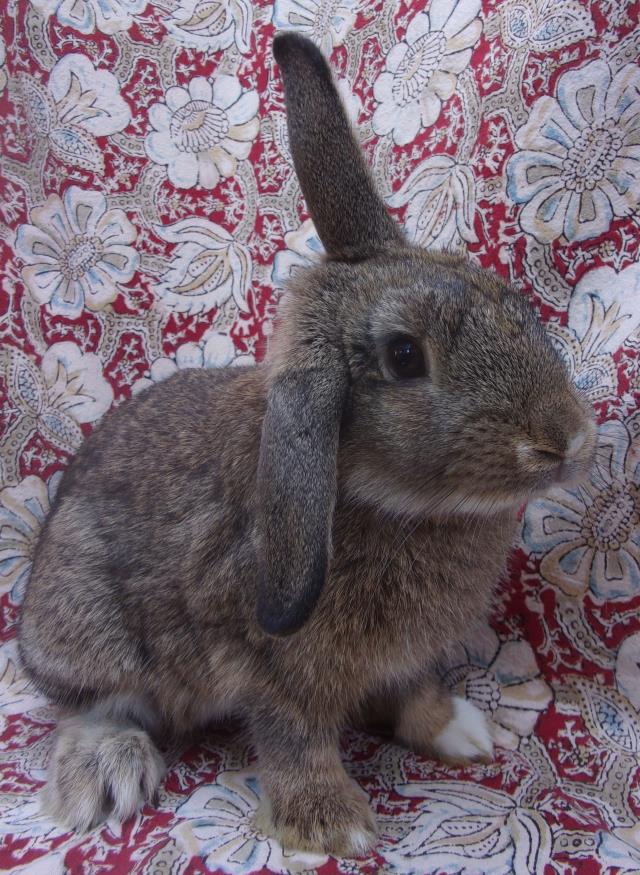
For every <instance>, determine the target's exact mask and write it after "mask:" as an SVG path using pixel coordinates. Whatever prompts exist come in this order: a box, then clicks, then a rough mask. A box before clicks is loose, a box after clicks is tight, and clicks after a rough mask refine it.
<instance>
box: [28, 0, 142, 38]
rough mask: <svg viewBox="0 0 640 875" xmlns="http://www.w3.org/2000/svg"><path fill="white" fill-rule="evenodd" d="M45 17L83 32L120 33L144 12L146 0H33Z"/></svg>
mask: <svg viewBox="0 0 640 875" xmlns="http://www.w3.org/2000/svg"><path fill="white" fill-rule="evenodd" d="M31 3H32V4H33V6H35V8H36V9H37V10H38V11H39V12H40V13H41V14H42V15H44V16H45V17H47V18H48V17H49V16H51V15H55V16H56V17H57V19H58V21H59V22H60V24H64V25H66V26H67V27H72V28H74V30H77V31H80V33H94V32H95V30H96V28H97V29H98V30H99V31H100V32H101V33H118V32H119V31H122V30H128V29H129V28H130V27H131V24H132V23H133V17H134V16H135V15H138V14H139V13H140V12H143V11H144V9H145V8H146V6H147V0H31Z"/></svg>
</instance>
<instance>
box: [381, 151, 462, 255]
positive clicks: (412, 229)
mask: <svg viewBox="0 0 640 875" xmlns="http://www.w3.org/2000/svg"><path fill="white" fill-rule="evenodd" d="M387 203H388V204H389V206H391V207H402V206H404V205H405V204H407V203H408V204H409V207H408V209H407V212H406V216H405V228H406V231H407V236H408V237H409V239H410V240H412V241H413V242H414V243H417V244H418V245H419V246H424V247H433V248H435V249H460V248H461V246H462V241H465V242H466V243H477V241H478V238H477V236H476V233H475V231H474V228H473V223H474V219H475V212H476V196H475V179H474V177H473V173H472V171H471V169H470V168H469V167H467V166H466V165H463V164H458V163H456V161H454V159H453V158H450V157H449V156H448V155H432V156H431V157H430V158H427V159H426V161H423V162H422V163H421V164H419V165H418V167H416V169H415V170H414V171H413V172H412V173H411V174H410V175H409V177H408V178H407V179H406V180H405V181H404V182H403V184H402V186H401V187H400V188H399V189H398V191H397V192H395V193H394V194H393V195H391V197H389V198H388V199H387Z"/></svg>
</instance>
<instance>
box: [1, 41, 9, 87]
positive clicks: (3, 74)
mask: <svg viewBox="0 0 640 875" xmlns="http://www.w3.org/2000/svg"><path fill="white" fill-rule="evenodd" d="M6 61H7V49H6V46H5V44H4V39H3V38H2V37H1V36H0V94H2V92H3V91H4V89H5V88H6V87H7V81H8V77H7V68H6V66H5V64H6Z"/></svg>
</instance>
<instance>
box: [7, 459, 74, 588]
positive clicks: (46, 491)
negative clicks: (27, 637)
mask: <svg viewBox="0 0 640 875" xmlns="http://www.w3.org/2000/svg"><path fill="white" fill-rule="evenodd" d="M61 476H62V472H61V471H59V472H57V473H55V474H53V475H52V476H51V477H50V479H49V481H48V483H45V482H44V480H41V479H40V477H36V476H35V475H33V474H30V475H29V476H28V477H25V478H24V480H21V481H20V483H18V485H17V486H5V488H4V489H2V490H0V592H2V593H3V592H10V593H11V600H12V601H13V602H15V603H16V604H19V603H20V602H21V601H22V596H23V594H24V587H25V584H26V582H27V579H28V577H29V573H30V571H31V563H32V561H33V550H34V548H35V545H36V542H37V540H38V537H39V535H40V530H41V529H42V525H43V523H44V521H45V519H46V517H47V514H48V513H49V510H50V508H51V503H52V501H53V498H54V495H55V492H56V489H57V487H58V484H59V482H60V478H61Z"/></svg>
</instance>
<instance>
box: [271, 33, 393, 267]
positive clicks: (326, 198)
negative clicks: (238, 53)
mask: <svg viewBox="0 0 640 875" xmlns="http://www.w3.org/2000/svg"><path fill="white" fill-rule="evenodd" d="M273 53H274V55H275V59H276V61H277V62H278V65H279V67H280V70H281V73H282V78H283V81H284V92H285V102H286V107H287V124H288V128H289V142H290V146H291V153H292V155H293V163H294V165H295V168H296V173H297V174H298V179H299V180H300V187H301V188H302V193H303V194H304V196H305V199H306V201H307V205H308V207H309V211H310V213H311V216H312V218H313V221H314V223H315V226H316V229H317V231H318V234H319V235H320V239H321V240H322V243H323V244H324V247H325V249H326V250H327V253H328V255H329V257H330V258H334V259H338V260H347V261H354V260H360V259H363V258H368V257H370V256H372V255H374V254H375V253H376V252H379V251H380V250H381V249H385V248H388V247H389V246H401V245H402V244H403V239H402V236H401V234H400V231H399V229H398V227H397V225H396V224H395V222H393V220H392V219H391V216H390V215H389V214H388V213H387V210H386V208H385V206H384V203H383V202H382V200H381V198H380V196H379V195H378V193H377V192H376V189H375V186H374V184H373V180H372V178H371V174H370V173H369V169H368V167H367V165H366V164H365V161H364V158H363V155H362V152H361V150H360V147H359V146H358V144H357V142H356V140H355V137H354V135H353V132H352V130H351V126H350V124H349V120H348V118H347V115H346V113H345V110H344V107H343V106H342V103H341V101H340V98H339V96H338V92H337V91H336V87H335V85H334V83H333V79H332V76H331V71H330V70H329V67H328V65H327V62H326V61H325V59H324V58H323V56H322V54H321V53H320V50H319V49H318V48H317V47H316V46H315V45H314V44H313V43H312V42H311V41H310V40H308V39H306V38H305V37H302V36H300V35H299V34H297V33H292V32H288V33H282V34H279V35H278V36H276V38H275V39H274V41H273Z"/></svg>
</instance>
